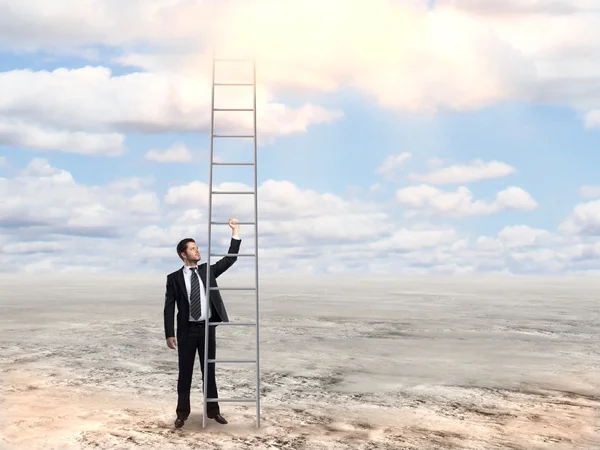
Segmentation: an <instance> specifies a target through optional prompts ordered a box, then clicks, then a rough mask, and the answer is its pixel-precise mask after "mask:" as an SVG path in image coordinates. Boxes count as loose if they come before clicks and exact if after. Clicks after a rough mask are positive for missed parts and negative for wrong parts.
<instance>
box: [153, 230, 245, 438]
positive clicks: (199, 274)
mask: <svg viewBox="0 0 600 450" xmlns="http://www.w3.org/2000/svg"><path fill="white" fill-rule="evenodd" d="M229 226H230V227H231V230H232V232H231V242H230V245H229V250H228V251H227V253H229V254H237V253H239V249H240V244H241V239H240V236H239V227H240V226H239V224H238V220H237V219H229ZM177 255H178V256H179V257H180V258H181V260H182V261H183V267H182V268H180V269H179V270H177V271H175V272H173V273H171V274H169V275H168V276H167V286H166V293H165V308H164V320H165V335H166V339H167V346H168V347H169V348H171V349H177V350H178V360H179V377H178V380H177V408H176V413H177V419H176V420H175V427H176V428H181V427H182V426H183V424H184V423H185V421H186V420H187V418H188V416H189V415H190V409H191V408H190V389H191V385H192V373H193V371H194V363H195V360H196V352H198V354H199V356H200V369H201V370H202V383H204V379H205V377H204V339H205V323H204V320H205V314H206V313H207V312H208V314H209V316H208V317H209V321H210V322H229V318H228V317H227V311H226V310H225V305H224V304H223V299H222V298H221V294H220V292H219V291H218V290H215V291H210V295H209V298H210V302H207V300H206V265H207V263H203V264H201V265H199V266H198V265H197V264H198V261H200V251H199V250H198V246H197V245H196V242H195V241H194V240H193V239H191V238H187V239H183V240H182V241H181V242H179V244H178V245H177ZM236 260H237V257H235V256H226V257H224V258H222V259H220V260H219V261H217V262H216V263H214V264H212V265H211V266H210V287H218V286H217V281H216V279H217V278H218V277H219V275H221V274H222V273H223V272H225V271H226V270H227V269H229V268H230V267H231V266H232V265H233V263H235V261H236ZM175 305H177V310H178V312H177V338H175V330H174V324H173V321H174V316H175ZM215 328H216V326H209V332H208V359H215V355H216V337H215V331H216V330H215ZM206 394H207V396H208V398H218V397H219V396H218V393H217V384H216V380H215V364H214V363H209V364H208V385H207V389H206ZM206 409H207V413H206V417H207V418H209V419H215V420H216V421H217V422H218V423H221V424H226V423H227V421H226V420H225V419H224V418H223V416H222V415H221V412H220V408H219V404H218V403H217V402H209V403H208V405H207V408H206Z"/></svg>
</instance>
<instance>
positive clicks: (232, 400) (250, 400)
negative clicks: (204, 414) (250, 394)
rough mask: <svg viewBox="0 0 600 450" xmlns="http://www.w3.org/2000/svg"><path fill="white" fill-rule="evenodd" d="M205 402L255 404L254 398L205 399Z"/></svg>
mask: <svg viewBox="0 0 600 450" xmlns="http://www.w3.org/2000/svg"><path fill="white" fill-rule="evenodd" d="M206 401H207V402H223V403H224V402H228V403H255V402H256V399H255V398H207V399H206Z"/></svg>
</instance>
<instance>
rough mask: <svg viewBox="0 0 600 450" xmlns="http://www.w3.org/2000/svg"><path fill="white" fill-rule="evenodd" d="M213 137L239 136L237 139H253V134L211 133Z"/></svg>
mask: <svg viewBox="0 0 600 450" xmlns="http://www.w3.org/2000/svg"><path fill="white" fill-rule="evenodd" d="M213 137H214V138H239V139H253V138H254V135H253V134H213Z"/></svg>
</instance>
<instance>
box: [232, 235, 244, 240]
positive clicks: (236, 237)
mask: <svg viewBox="0 0 600 450" xmlns="http://www.w3.org/2000/svg"><path fill="white" fill-rule="evenodd" d="M231 239H237V240H238V241H241V240H242V238H240V237H239V236H231Z"/></svg>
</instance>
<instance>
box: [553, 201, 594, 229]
mask: <svg viewBox="0 0 600 450" xmlns="http://www.w3.org/2000/svg"><path fill="white" fill-rule="evenodd" d="M559 230H560V231H561V232H563V233H566V234H579V235H589V236H600V200H595V201H591V202H587V203H582V204H579V205H577V206H575V208H574V209H573V211H572V212H571V214H569V216H568V217H567V218H566V219H565V220H564V221H563V222H562V223H561V224H560V227H559Z"/></svg>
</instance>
